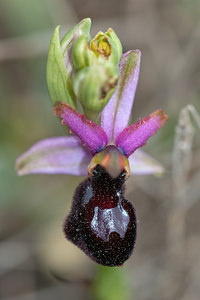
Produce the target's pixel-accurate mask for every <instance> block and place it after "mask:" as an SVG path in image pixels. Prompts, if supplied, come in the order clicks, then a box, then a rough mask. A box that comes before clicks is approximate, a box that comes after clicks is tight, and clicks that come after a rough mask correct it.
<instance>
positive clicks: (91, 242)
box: [64, 165, 137, 266]
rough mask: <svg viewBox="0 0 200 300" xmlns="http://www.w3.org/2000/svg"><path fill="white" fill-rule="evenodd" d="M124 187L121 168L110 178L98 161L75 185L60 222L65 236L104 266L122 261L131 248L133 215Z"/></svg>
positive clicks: (114, 264) (115, 264)
mask: <svg viewBox="0 0 200 300" xmlns="http://www.w3.org/2000/svg"><path fill="white" fill-rule="evenodd" d="M124 190H125V187H124V174H123V172H122V173H121V174H120V175H119V176H118V178H115V179H113V178H111V177H110V176H109V175H108V173H106V172H105V170H104V169H103V168H102V167H101V166H99V165H98V166H97V167H96V169H95V172H94V175H93V177H92V178H88V179H86V180H85V181H83V182H82V183H81V184H80V185H79V186H78V187H77V189H76V191H75V194H74V199H73V203H72V208H71V212H70V214H69V216H68V217H67V219H66V222H65V224H64V232H65V235H66V238H67V239H68V240H70V241H71V242H73V243H74V244H75V245H76V246H78V247H79V248H80V249H81V250H83V251H84V252H85V253H86V254H87V255H88V256H89V257H90V258H91V259H92V260H94V261H95V262H97V263H99V264H102V265H105V266H120V265H122V264H123V263H124V262H125V261H126V260H127V259H128V258H129V257H130V255H131V253H132V251H133V248H134V244H135V239H136V227H137V221H136V215H135V211H134V208H133V206H132V204H131V203H130V202H129V201H128V200H126V199H125V198H124Z"/></svg>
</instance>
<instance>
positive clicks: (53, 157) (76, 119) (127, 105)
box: [16, 50, 167, 175]
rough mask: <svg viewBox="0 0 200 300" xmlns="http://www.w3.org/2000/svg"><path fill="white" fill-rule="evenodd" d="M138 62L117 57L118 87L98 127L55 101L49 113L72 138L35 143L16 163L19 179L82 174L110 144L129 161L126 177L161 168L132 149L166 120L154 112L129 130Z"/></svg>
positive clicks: (131, 56)
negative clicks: (21, 176) (33, 176)
mask: <svg viewBox="0 0 200 300" xmlns="http://www.w3.org/2000/svg"><path fill="white" fill-rule="evenodd" d="M140 59H141V52H140V51H139V50H131V51H128V52H126V53H125V54H123V55H122V58H121V61H120V64H119V68H120V79H119V83H118V87H117V89H116V91H115V92H114V94H113V95H112V97H111V99H110V100H109V102H108V104H107V105H106V106H105V108H104V110H103V111H102V113H101V122H100V126H99V125H98V124H96V123H94V122H92V121H90V120H87V119H86V118H85V116H84V115H81V114H79V113H78V112H77V111H76V110H74V109H73V108H72V107H71V106H69V105H68V104H66V103H61V102H59V103H58V105H57V106H56V107H55V108H54V112H55V114H56V115H57V116H59V117H60V118H61V120H62V124H66V125H67V126H68V127H69V128H70V130H71V131H72V132H73V133H74V134H75V135H73V136H66V137H56V138H49V139H46V140H43V141H40V142H38V143H36V144H35V145H34V146H32V147H31V148H30V149H29V150H28V151H27V152H25V153H24V154H22V155H21V156H20V157H19V158H18V159H17V160H16V170H17V173H18V175H27V174H36V173H43V174H44V173H45V174H71V175H87V166H88V164H89V162H90V160H91V158H92V156H93V155H94V154H95V153H98V152H99V151H101V150H102V149H104V147H105V146H106V145H110V144H113V145H116V146H117V147H118V148H119V149H120V151H121V152H122V153H123V154H124V155H125V156H126V157H128V159H129V163H130V167H131V173H133V174H159V173H162V172H163V170H164V169H163V167H162V166H161V164H160V163H158V162H157V161H155V160H154V159H153V158H151V157H149V156H148V155H147V154H145V153H144V152H143V151H141V150H137V149H138V148H140V147H142V146H143V145H144V144H145V143H146V142H147V140H148V139H149V138H150V137H151V136H152V135H154V134H155V133H156V131H157V130H158V129H159V128H160V127H162V126H163V125H164V123H165V122H166V121H167V116H166V115H165V114H164V112H163V111H162V110H157V111H155V112H154V113H152V114H150V115H149V116H148V117H147V118H144V119H142V120H140V121H139V122H138V123H136V124H132V125H130V126H128V123H129V118H130V114H131V111H132V106H133V101H134V96H135V92H136V87H137V83H138V78H139V69H140ZM127 126H128V127H127Z"/></svg>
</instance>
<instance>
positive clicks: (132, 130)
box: [115, 110, 168, 157]
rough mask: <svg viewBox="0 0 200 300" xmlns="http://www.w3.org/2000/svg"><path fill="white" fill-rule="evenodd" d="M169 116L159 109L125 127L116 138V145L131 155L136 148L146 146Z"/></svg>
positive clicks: (126, 154)
mask: <svg viewBox="0 0 200 300" xmlns="http://www.w3.org/2000/svg"><path fill="white" fill-rule="evenodd" d="M167 119H168V117H167V116H166V115H165V114H164V111H163V110H157V111H155V112H153V113H152V114H150V115H149V116H148V117H147V118H144V119H142V120H140V121H139V122H137V123H135V124H132V125H131V126H129V127H127V128H125V129H124V130H123V131H122V132H121V133H120V134H119V135H118V137H117V139H116V142H115V144H116V146H117V147H118V148H119V149H120V151H121V152H122V153H123V154H124V155H125V156H126V157H129V156H130V155H131V154H132V153H133V152H134V151H135V150H136V149H138V148H140V147H142V146H144V145H145V144H146V142H147V140H148V139H149V138H150V137H151V136H152V135H154V134H155V133H156V131H157V130H158V129H159V128H160V127H162V126H163V125H164V123H165V122H166V121H167Z"/></svg>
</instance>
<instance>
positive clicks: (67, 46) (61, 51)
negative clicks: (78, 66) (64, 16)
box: [47, 18, 91, 108]
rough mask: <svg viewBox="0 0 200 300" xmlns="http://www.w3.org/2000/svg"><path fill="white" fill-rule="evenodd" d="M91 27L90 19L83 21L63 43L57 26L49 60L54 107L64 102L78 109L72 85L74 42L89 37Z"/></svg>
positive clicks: (48, 67) (48, 81)
mask: <svg viewBox="0 0 200 300" xmlns="http://www.w3.org/2000/svg"><path fill="white" fill-rule="evenodd" d="M90 26H91V20H90V19H89V18H87V19H84V20H82V21H81V22H80V23H79V24H77V25H76V26H74V27H73V28H72V29H71V30H70V31H69V32H68V33H67V34H66V35H65V36H64V37H63V39H62V41H61V42H60V39H59V28H60V26H57V27H56V29H55V31H54V33H53V36H52V38H51V41H50V45H49V53H48V59H47V86H48V90H49V94H50V97H51V100H52V103H53V105H56V103H57V101H62V102H66V103H67V104H69V105H71V106H72V107H74V108H76V97H75V94H74V92H73V88H72V83H71V75H72V71H73V65H72V60H71V51H72V46H73V44H74V42H75V41H76V40H77V39H78V38H79V37H80V36H82V35H85V36H88V37H89V30H90Z"/></svg>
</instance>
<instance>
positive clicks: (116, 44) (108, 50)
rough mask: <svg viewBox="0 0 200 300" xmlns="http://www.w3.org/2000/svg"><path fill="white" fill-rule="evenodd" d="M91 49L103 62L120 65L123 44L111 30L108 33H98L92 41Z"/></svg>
mask: <svg viewBox="0 0 200 300" xmlns="http://www.w3.org/2000/svg"><path fill="white" fill-rule="evenodd" d="M91 49H92V50H93V51H94V53H95V54H96V56H97V57H98V58H99V59H100V60H101V61H102V62H103V61H108V62H110V63H113V64H116V65H118V64H119V61H120V58H121V56H122V45H121V42H120V40H119V38H118V37H117V35H116V33H115V32H114V31H113V29H111V28H109V29H108V31H107V32H106V33H103V32H101V31H100V32H99V33H97V35H96V36H95V37H94V39H93V40H92V41H91Z"/></svg>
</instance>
